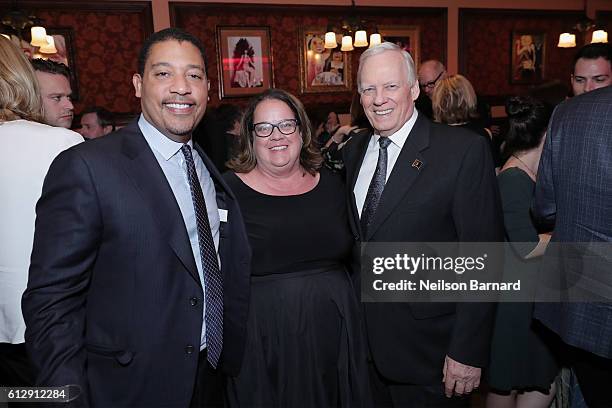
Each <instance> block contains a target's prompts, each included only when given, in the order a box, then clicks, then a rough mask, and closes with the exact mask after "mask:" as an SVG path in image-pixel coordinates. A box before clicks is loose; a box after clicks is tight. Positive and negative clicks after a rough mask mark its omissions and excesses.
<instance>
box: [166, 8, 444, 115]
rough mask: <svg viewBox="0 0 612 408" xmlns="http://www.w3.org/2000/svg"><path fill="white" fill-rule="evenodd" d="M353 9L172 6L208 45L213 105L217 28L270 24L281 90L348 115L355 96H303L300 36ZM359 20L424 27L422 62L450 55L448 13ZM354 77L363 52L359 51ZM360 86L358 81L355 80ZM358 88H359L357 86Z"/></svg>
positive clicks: (214, 102)
mask: <svg viewBox="0 0 612 408" xmlns="http://www.w3.org/2000/svg"><path fill="white" fill-rule="evenodd" d="M347 11H348V8H339V7H318V8H316V9H315V8H313V7H304V6H283V7H280V6H245V5H227V4H224V5H219V4H212V5H210V4H197V3H180V4H172V3H171V4H170V12H171V17H172V21H173V25H175V26H177V27H181V28H184V29H186V30H187V31H189V32H191V33H193V34H195V35H197V36H198V37H199V38H200V39H201V40H202V41H203V42H204V46H205V47H206V52H207V55H206V56H207V58H208V63H209V68H208V75H209V77H210V82H211V92H210V95H211V101H210V105H211V106H218V105H219V104H220V101H219V82H218V70H217V56H216V38H215V36H216V26H217V25H243V26H268V27H270V31H271V37H272V38H271V40H272V48H273V58H274V77H275V86H276V87H277V88H283V89H285V90H287V91H289V92H291V93H293V94H295V95H297V96H299V98H300V100H301V101H302V102H303V103H304V104H305V105H306V106H307V107H308V108H309V109H317V106H338V107H343V108H344V111H346V112H348V108H349V106H350V103H351V96H352V95H351V93H350V92H343V93H317V94H300V80H299V76H298V75H299V66H300V65H299V54H298V33H299V28H300V26H321V27H323V28H325V27H326V26H327V22H328V18H334V19H337V18H338V17H340V16H342V15H346V12H347ZM359 11H360V12H359V16H360V17H362V18H365V19H367V20H368V21H376V22H377V24H378V25H418V26H420V28H421V60H423V59H428V58H437V59H441V58H444V56H445V54H446V10H445V9H410V8H405V9H385V8H370V7H368V8H360V9H359ZM352 53H353V56H352V63H353V64H352V65H353V76H354V75H355V74H356V71H357V66H358V59H359V55H360V53H361V52H360V51H353V52H352ZM353 83H354V81H353ZM353 87H354V85H353ZM247 101H248V98H237V99H235V98H232V99H224V100H223V102H222V103H236V104H240V105H245V104H246V103H247Z"/></svg>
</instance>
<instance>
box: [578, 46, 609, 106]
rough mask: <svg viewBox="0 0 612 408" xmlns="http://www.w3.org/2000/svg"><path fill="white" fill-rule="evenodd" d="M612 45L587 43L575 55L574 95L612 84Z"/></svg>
mask: <svg viewBox="0 0 612 408" xmlns="http://www.w3.org/2000/svg"><path fill="white" fill-rule="evenodd" d="M611 63H612V45H610V44H608V43H595V44H587V45H585V46H584V47H582V48H580V50H578V53H577V54H576V56H575V57H574V72H573V74H572V89H573V91H574V96H578V95H582V94H583V93H586V92H590V91H592V90H594V89H598V88H603V87H605V86H608V85H610V84H612V72H611V71H612V70H611V67H610V65H611Z"/></svg>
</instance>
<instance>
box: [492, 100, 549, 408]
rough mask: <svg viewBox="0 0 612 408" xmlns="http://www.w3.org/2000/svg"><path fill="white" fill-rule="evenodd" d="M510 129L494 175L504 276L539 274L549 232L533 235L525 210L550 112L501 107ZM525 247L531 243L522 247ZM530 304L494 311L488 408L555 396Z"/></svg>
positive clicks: (537, 106) (538, 107) (536, 106)
mask: <svg viewBox="0 0 612 408" xmlns="http://www.w3.org/2000/svg"><path fill="white" fill-rule="evenodd" d="M506 112H507V114H508V120H509V124H510V127H509V131H508V135H507V136H506V145H505V148H504V153H505V155H506V156H507V157H508V160H507V161H506V163H505V164H504V166H503V168H502V170H501V172H500V174H499V176H498V177H497V179H498V182H499V190H500V193H501V198H502V206H503V210H504V226H505V231H506V240H507V241H509V242H510V243H513V242H514V243H520V244H513V248H514V250H515V251H514V252H513V253H514V254H516V255H515V256H509V255H511V254H507V256H506V264H505V270H506V271H507V272H508V273H512V272H513V271H515V272H516V271H521V272H520V273H528V274H530V275H535V274H537V273H538V266H539V257H540V256H541V255H542V254H543V252H544V249H545V248H546V244H547V243H548V241H549V240H550V234H538V231H537V230H536V228H535V227H534V225H533V223H532V222H531V217H530V214H529V207H530V205H531V202H532V198H533V192H534V189H535V180H536V174H537V172H538V163H539V161H540V155H541V153H542V146H543V145H544V134H545V132H546V126H547V124H548V119H549V117H550V110H549V109H547V108H546V107H545V106H544V104H542V103H541V102H538V101H536V100H535V99H532V98H530V97H514V98H511V99H510V100H509V101H508V103H507V104H506ZM526 243H531V245H527V244H526ZM532 312H533V303H508V302H506V303H504V302H502V303H500V304H499V305H498V308H497V315H496V318H495V325H494V329H493V338H492V342H491V359H490V364H489V373H488V383H489V386H490V387H491V391H490V392H489V394H488V396H487V407H490V408H504V407H512V408H514V407H534V408H535V407H542V408H547V407H548V406H549V405H550V402H551V400H552V398H553V396H554V380H555V377H556V375H557V373H558V372H559V367H558V365H557V362H556V360H555V357H554V355H553V351H552V350H551V348H550V346H549V344H551V343H552V342H550V341H549V340H550V338H547V335H548V333H547V331H546V329H545V328H544V327H543V326H541V325H539V324H538V323H537V322H536V321H534V320H533V319H532V314H533V313H532Z"/></svg>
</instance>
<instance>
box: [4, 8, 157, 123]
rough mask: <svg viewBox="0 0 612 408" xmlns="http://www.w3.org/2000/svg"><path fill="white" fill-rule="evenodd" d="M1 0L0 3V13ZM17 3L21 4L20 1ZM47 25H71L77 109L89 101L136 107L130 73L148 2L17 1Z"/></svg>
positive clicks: (147, 27)
mask: <svg viewBox="0 0 612 408" xmlns="http://www.w3.org/2000/svg"><path fill="white" fill-rule="evenodd" d="M5 3H6V2H0V14H2V13H3V12H4V11H6V10H5V5H6V4H5ZM22 3H23V4H22ZM20 5H21V7H24V8H25V9H26V10H28V11H33V12H34V13H35V14H36V16H37V17H39V18H42V19H43V20H44V24H45V26H46V27H49V28H70V29H72V30H73V36H74V37H73V38H74V43H75V44H74V48H75V54H76V69H77V76H78V82H79V101H78V102H77V103H75V109H76V111H77V112H79V111H81V110H82V109H84V108H85V107H87V106H89V105H98V106H103V107H105V108H107V109H109V110H111V111H113V112H140V102H139V100H138V99H137V98H136V97H135V96H134V88H133V86H132V75H133V74H134V72H136V69H137V63H136V60H137V57H138V52H139V50H140V47H141V46H142V44H143V42H144V38H146V37H147V36H148V35H149V34H150V33H151V32H152V27H153V20H152V17H151V9H150V3H149V2H116V1H89V2H87V1H85V2H56V3H53V4H51V3H49V2H47V1H22V2H20Z"/></svg>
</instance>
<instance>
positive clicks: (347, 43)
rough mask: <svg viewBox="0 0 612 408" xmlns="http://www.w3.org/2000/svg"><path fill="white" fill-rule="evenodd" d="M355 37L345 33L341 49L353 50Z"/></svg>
mask: <svg viewBox="0 0 612 408" xmlns="http://www.w3.org/2000/svg"><path fill="white" fill-rule="evenodd" d="M353 50H354V48H353V38H352V37H351V36H350V35H345V36H343V37H342V47H341V48H340V51H353Z"/></svg>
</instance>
